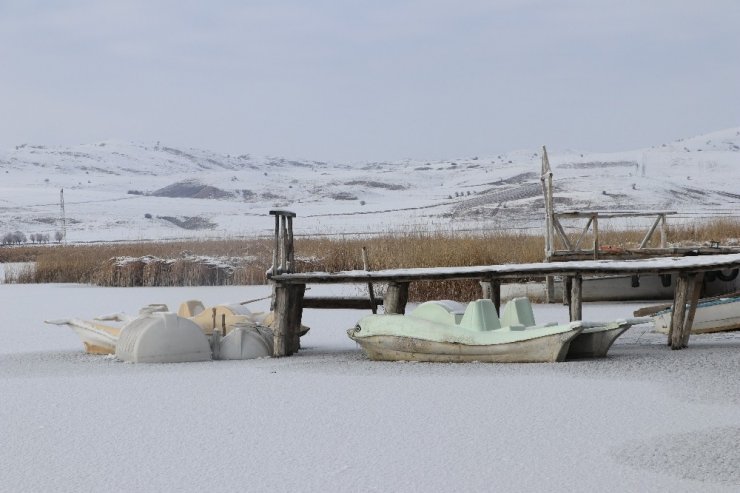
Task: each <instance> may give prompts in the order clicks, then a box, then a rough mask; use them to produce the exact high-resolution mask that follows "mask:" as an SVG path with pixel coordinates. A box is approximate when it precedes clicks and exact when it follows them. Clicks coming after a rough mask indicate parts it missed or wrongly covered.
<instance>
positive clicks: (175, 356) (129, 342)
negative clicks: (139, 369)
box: [116, 312, 211, 363]
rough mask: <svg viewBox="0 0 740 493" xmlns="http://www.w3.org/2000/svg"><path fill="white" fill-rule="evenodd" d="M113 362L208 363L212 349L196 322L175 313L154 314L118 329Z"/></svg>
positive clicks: (144, 316)
mask: <svg viewBox="0 0 740 493" xmlns="http://www.w3.org/2000/svg"><path fill="white" fill-rule="evenodd" d="M116 358H118V359H120V360H123V361H127V362H132V363H182V362H186V361H210V360H211V348H210V345H209V343H208V338H207V337H206V336H205V334H203V332H202V331H201V329H200V327H199V326H198V325H197V324H196V323H195V322H193V321H191V320H188V319H187V318H183V317H179V316H177V315H176V314H175V313H170V312H157V313H151V314H148V315H143V316H141V317H139V318H136V319H134V320H133V321H131V322H130V323H128V324H126V326H124V327H123V329H121V335H120V337H119V339H118V343H117V344H116Z"/></svg>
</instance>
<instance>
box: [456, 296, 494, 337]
mask: <svg viewBox="0 0 740 493" xmlns="http://www.w3.org/2000/svg"><path fill="white" fill-rule="evenodd" d="M459 325H460V326H461V327H465V328H466V329H469V330H476V331H481V332H484V331H488V330H496V329H500V328H501V322H500V321H499V319H498V314H497V313H496V305H494V304H493V301H491V300H477V301H471V302H470V303H469V304H468V307H467V308H466V309H465V313H464V314H463V317H462V320H460V324H459Z"/></svg>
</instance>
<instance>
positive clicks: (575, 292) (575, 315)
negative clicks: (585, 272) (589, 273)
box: [569, 274, 583, 322]
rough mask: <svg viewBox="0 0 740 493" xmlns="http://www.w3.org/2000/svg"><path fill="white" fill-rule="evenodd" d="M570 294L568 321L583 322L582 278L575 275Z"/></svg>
mask: <svg viewBox="0 0 740 493" xmlns="http://www.w3.org/2000/svg"><path fill="white" fill-rule="evenodd" d="M572 279H573V280H572V281H571V282H572V287H571V293H570V305H569V308H570V321H571V322H573V321H576V320H583V290H582V289H581V288H582V286H583V278H582V277H581V276H580V275H578V274H576V275H575V276H573V278H572Z"/></svg>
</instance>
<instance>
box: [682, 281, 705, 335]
mask: <svg viewBox="0 0 740 493" xmlns="http://www.w3.org/2000/svg"><path fill="white" fill-rule="evenodd" d="M689 277H690V278H691V295H690V297H689V311H688V313H686V320H684V321H683V328H682V331H681V345H682V346H683V347H689V336H691V327H692V326H693V325H694V315H696V306H697V305H698V304H699V296H700V294H701V288H702V281H703V280H704V273H703V272H699V273H698V274H691V275H690V276H689Z"/></svg>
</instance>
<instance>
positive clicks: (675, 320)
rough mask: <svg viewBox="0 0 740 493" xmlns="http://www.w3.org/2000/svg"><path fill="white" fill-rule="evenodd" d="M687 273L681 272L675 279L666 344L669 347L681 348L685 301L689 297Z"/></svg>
mask: <svg viewBox="0 0 740 493" xmlns="http://www.w3.org/2000/svg"><path fill="white" fill-rule="evenodd" d="M689 287H690V282H689V275H688V274H687V273H685V272H681V273H680V274H679V275H678V279H676V290H675V291H674V295H673V310H672V312H671V326H670V328H669V329H668V344H670V345H671V349H682V348H683V347H684V346H683V328H684V322H685V320H686V301H687V300H688V297H689Z"/></svg>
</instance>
